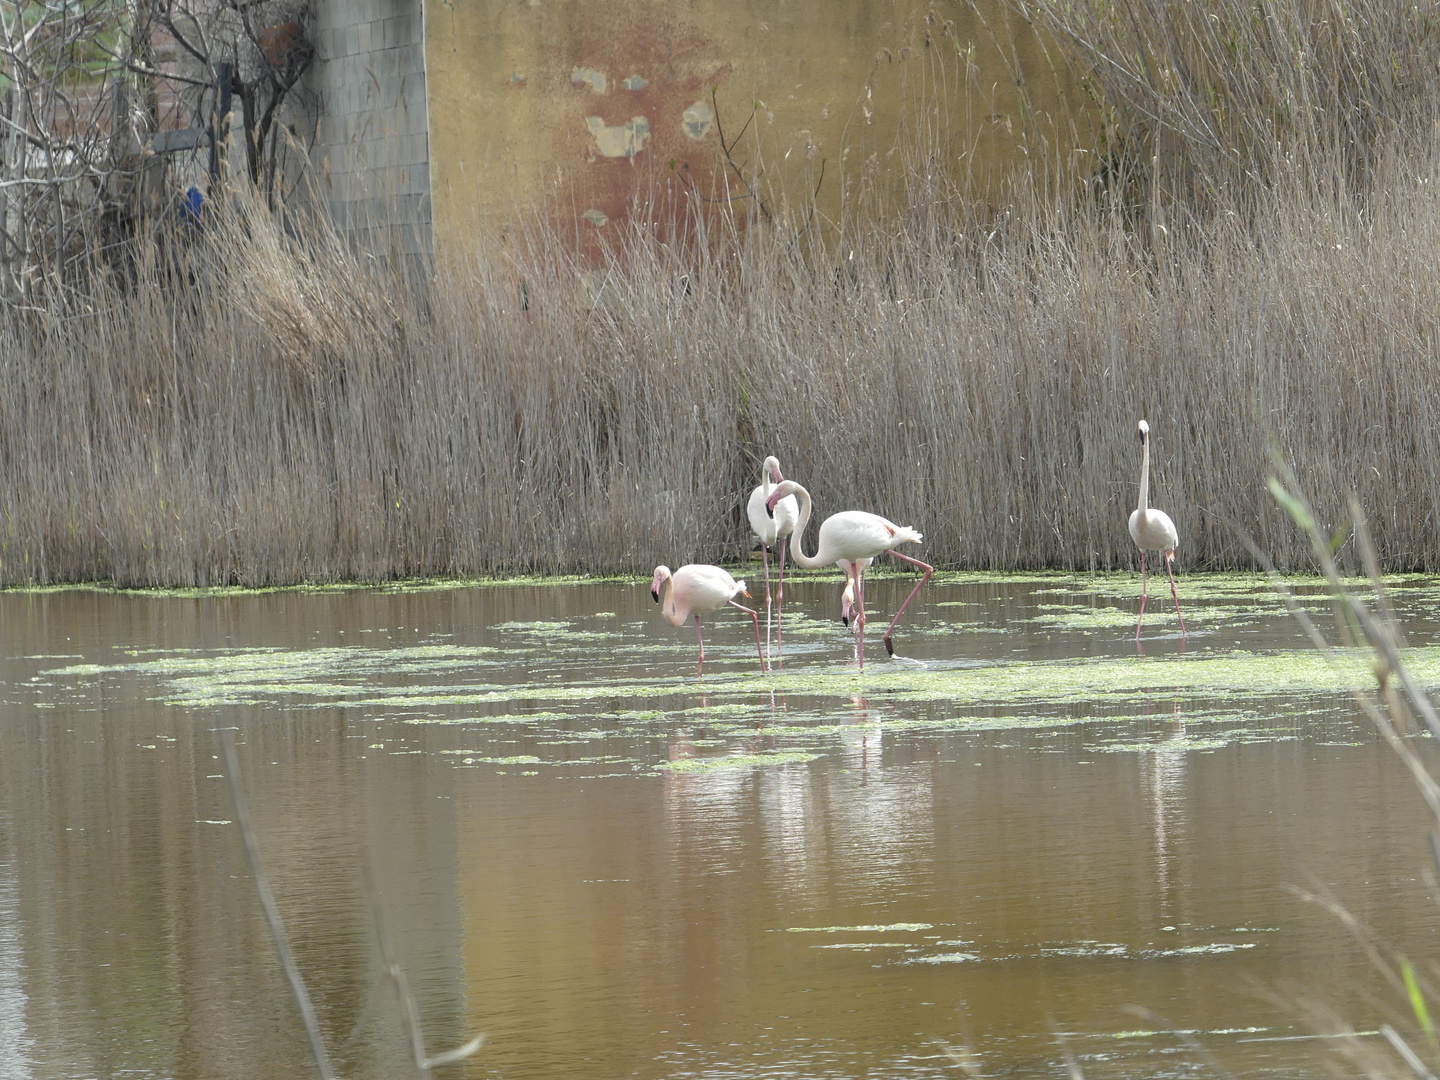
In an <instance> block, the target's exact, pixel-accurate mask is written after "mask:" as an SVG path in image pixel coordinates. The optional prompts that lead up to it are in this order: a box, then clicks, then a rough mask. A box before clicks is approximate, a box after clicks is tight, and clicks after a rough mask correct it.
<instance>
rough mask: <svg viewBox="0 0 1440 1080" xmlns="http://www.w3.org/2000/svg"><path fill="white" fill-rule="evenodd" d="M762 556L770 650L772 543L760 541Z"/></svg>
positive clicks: (767, 633)
mask: <svg viewBox="0 0 1440 1080" xmlns="http://www.w3.org/2000/svg"><path fill="white" fill-rule="evenodd" d="M760 558H761V560H762V561H763V562H764V563H765V651H766V652H769V651H770V545H769V544H767V543H765V541H763V540H762V541H760Z"/></svg>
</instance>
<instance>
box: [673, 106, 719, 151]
mask: <svg viewBox="0 0 1440 1080" xmlns="http://www.w3.org/2000/svg"><path fill="white" fill-rule="evenodd" d="M714 123H715V110H714V109H713V108H711V107H710V103H709V102H708V101H705V100H704V99H703V98H702V99H701V100H700V101H697V102H695V104H694V105H691V106H690V107H689V108H688V109H686V110H685V111H684V112H683V113H681V114H680V126H681V127H683V128H684V129H685V134H686V135H688V136H690V138H692V139H695V140H696V141H697V142H698V141H699V140H700V139H703V138H705V136H706V135H708V134H709V133H710V128H711V126H712V125H713V124H714Z"/></svg>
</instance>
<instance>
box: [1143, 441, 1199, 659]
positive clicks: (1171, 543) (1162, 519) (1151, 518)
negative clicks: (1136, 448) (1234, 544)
mask: <svg viewBox="0 0 1440 1080" xmlns="http://www.w3.org/2000/svg"><path fill="white" fill-rule="evenodd" d="M1140 446H1141V450H1140V504H1139V505H1138V506H1137V507H1136V508H1135V512H1134V513H1133V514H1131V515H1130V536H1131V538H1132V539H1133V540H1134V541H1135V546H1136V547H1138V548H1139V549H1140V618H1138V619H1136V620H1135V640H1136V642H1139V640H1140V624H1141V623H1142V622H1144V621H1145V601H1146V599H1147V598H1148V596H1149V591H1148V589H1147V586H1146V581H1145V552H1146V551H1158V552H1160V558H1161V559H1162V560H1163V561H1164V563H1165V572H1166V573H1167V574H1169V575H1170V595H1171V597H1173V598H1174V600H1175V617H1176V618H1177V619H1179V620H1180V636H1181V637H1182V638H1183V637H1184V636H1185V617H1184V616H1183V615H1181V614H1180V594H1179V593H1177V592H1176V591H1175V570H1174V567H1175V547H1176V545H1177V544H1179V543H1180V534H1179V533H1178V532H1176V531H1175V522H1173V521H1171V520H1170V515H1169V514H1167V513H1165V511H1163V510H1151V509H1150V508H1149V506H1148V505H1147V503H1148V502H1149V501H1150V425H1149V424H1147V423H1146V422H1145V421H1144V420H1141V421H1140Z"/></svg>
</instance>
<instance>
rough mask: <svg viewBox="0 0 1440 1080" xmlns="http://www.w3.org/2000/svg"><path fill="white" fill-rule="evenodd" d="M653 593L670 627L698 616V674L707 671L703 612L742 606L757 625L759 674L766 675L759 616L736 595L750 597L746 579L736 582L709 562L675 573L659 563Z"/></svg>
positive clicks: (696, 621)
mask: <svg viewBox="0 0 1440 1080" xmlns="http://www.w3.org/2000/svg"><path fill="white" fill-rule="evenodd" d="M650 595H651V596H653V597H654V598H655V602H656V603H657V604H659V605H660V611H661V614H663V615H664V616H665V621H666V622H668V623H669V624H670V625H671V626H684V625H685V620H687V619H689V618H690V617H691V616H692V615H693V616H694V617H695V636H696V637H697V638H698V639H699V641H700V663H699V664H698V665H697V666H696V668H695V674H696V675H697V676H698V675H700V674H701V673H702V672H703V671H704V670H705V635H704V634H703V633H702V632H701V630H700V615H701V613H702V612H710V611H719V610H720V609H721V608H723V607H725V606H726V605H727V604H728V605H729V606H730V607H733V608H739V609H740V610H741V611H743V612H745V614H746V615H749V616H750V622H751V624H752V625H753V626H754V627H755V652H756V655H758V656H759V657H760V673H761V674H762V675H763V674H764V673H765V672H766V670H767V668H766V667H765V654H764V653H763V652H761V651H760V617H759V615H757V614H756V612H755V609H754V608H748V607H746V606H745V605H744V604H737V603H736V602H735V597H737V596H741V595H744V596H749V595H750V592H749V590H747V589H746V588H745V582H743V581H736V580H735V579H734V578H733V577H731V576H730V574H729V573H728V572H727V571H725V570H722V569H720V567H718V566H710V565H709V564H706V563H690V564H688V565H686V566H682V567H680V569H679V570H676V571H675V572H674V573H671V572H670V568H669V567H668V566H657V567H656V568H655V576H654V578H652V579H651V581H650Z"/></svg>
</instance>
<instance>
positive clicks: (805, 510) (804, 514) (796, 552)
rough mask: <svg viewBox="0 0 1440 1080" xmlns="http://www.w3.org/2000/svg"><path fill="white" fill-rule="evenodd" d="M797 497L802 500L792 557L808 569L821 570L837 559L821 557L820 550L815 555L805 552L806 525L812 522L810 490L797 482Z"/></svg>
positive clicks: (792, 542) (791, 546)
mask: <svg viewBox="0 0 1440 1080" xmlns="http://www.w3.org/2000/svg"><path fill="white" fill-rule="evenodd" d="M795 497H796V498H797V499H799V500H800V520H799V521H797V522H796V523H795V531H794V533H792V534H791V537H790V558H791V559H792V560H793V561H794V562H795V563H796V564H797V565H799V566H803V567H804V568H805V569H806V570H819V569H820V568H821V567H822V566H825V565H827V564H828V563H831V562H834V561H835V560H834V559H822V558H820V552H819V551H818V550H817V551H816V552H815V554H814V555H806V554H805V551H804V548H803V544H804V542H805V526H806V525H809V524H810V506H811V503H810V492H808V491H806V490H805V489H804V488H803V487H801V486H800V485H799V484H796V485H795Z"/></svg>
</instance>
